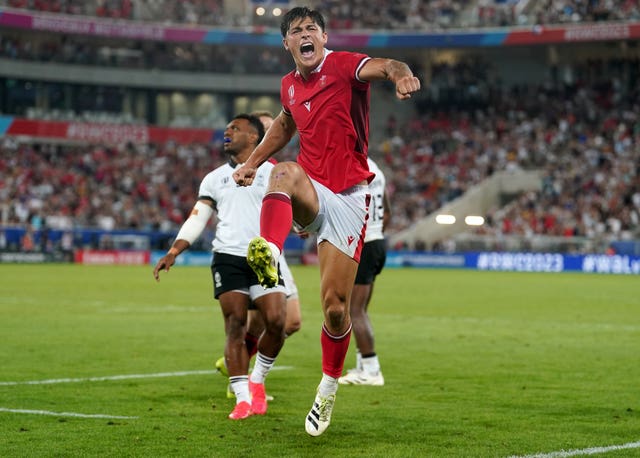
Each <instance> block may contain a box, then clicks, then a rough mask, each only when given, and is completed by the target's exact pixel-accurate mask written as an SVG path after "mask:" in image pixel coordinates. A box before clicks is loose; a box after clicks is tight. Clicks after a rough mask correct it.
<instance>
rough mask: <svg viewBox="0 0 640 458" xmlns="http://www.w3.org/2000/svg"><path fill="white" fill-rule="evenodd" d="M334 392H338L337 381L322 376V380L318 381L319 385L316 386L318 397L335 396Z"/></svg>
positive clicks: (325, 375)
mask: <svg viewBox="0 0 640 458" xmlns="http://www.w3.org/2000/svg"><path fill="white" fill-rule="evenodd" d="M336 391H338V379H337V378H333V377H331V376H329V375H327V374H322V380H320V385H319V386H318V392H319V393H320V396H328V395H330V394H335V393H336Z"/></svg>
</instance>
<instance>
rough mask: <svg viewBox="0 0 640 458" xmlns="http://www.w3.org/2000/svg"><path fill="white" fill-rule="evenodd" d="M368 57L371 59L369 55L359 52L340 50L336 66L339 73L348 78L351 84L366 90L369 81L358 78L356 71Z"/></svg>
mask: <svg viewBox="0 0 640 458" xmlns="http://www.w3.org/2000/svg"><path fill="white" fill-rule="evenodd" d="M369 59H371V57H369V56H368V55H366V54H362V53H359V52H341V53H339V59H338V60H337V68H338V69H339V70H340V73H342V74H344V75H346V76H347V77H348V78H349V80H350V81H351V86H353V87H354V88H356V89H360V90H366V89H367V87H368V86H369V82H368V81H363V80H361V79H359V78H358V73H359V72H360V69H361V68H362V66H363V65H364V64H365V63H366V62H367V61H368V60H369Z"/></svg>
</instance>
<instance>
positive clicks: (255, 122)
mask: <svg viewBox="0 0 640 458" xmlns="http://www.w3.org/2000/svg"><path fill="white" fill-rule="evenodd" d="M233 119H246V120H247V121H248V122H249V124H251V125H252V126H253V127H254V129H255V130H256V133H257V134H258V141H257V142H256V145H257V144H259V143H260V142H261V141H262V139H263V138H264V125H263V124H262V121H260V118H258V117H257V116H254V115H252V114H247V113H241V114H239V115H235V116H234V117H233Z"/></svg>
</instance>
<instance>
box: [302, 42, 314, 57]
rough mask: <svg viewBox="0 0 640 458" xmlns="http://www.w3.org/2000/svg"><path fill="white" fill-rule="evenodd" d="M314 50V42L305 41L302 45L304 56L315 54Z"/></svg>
mask: <svg viewBox="0 0 640 458" xmlns="http://www.w3.org/2000/svg"><path fill="white" fill-rule="evenodd" d="M314 50H315V47H314V46H313V43H304V44H302V45H301V46H300V54H302V57H311V56H313V51H314Z"/></svg>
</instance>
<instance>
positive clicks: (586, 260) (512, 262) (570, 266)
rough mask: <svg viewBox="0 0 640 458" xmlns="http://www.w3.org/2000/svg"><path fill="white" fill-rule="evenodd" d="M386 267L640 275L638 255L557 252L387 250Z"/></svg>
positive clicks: (639, 257)
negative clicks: (450, 252) (452, 252)
mask: <svg viewBox="0 0 640 458" xmlns="http://www.w3.org/2000/svg"><path fill="white" fill-rule="evenodd" d="M386 266H387V267H423V268H465V269H475V270H493V271H504V272H586V273H601V274H626V275H639V274H640V256H629V255H617V254H615V255H606V254H585V255H568V254H560V253H507V252H479V253H454V254H447V253H425V252H411V251H408V252H404V251H390V252H388V253H387V263H386Z"/></svg>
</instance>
